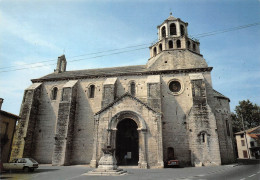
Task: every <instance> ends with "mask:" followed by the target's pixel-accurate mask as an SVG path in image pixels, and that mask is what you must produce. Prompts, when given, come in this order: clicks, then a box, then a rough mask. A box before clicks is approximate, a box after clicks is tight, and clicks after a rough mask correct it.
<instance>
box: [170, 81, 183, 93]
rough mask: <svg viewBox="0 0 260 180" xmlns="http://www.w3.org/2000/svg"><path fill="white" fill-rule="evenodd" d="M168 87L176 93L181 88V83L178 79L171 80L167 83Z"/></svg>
mask: <svg viewBox="0 0 260 180" xmlns="http://www.w3.org/2000/svg"><path fill="white" fill-rule="evenodd" d="M169 89H170V90H171V91H172V92H174V93H178V92H179V91H180V90H181V83H180V82H179V81H172V82H170V84H169Z"/></svg>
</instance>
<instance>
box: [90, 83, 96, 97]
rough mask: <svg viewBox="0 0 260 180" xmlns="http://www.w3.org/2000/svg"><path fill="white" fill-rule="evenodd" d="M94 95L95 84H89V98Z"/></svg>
mask: <svg viewBox="0 0 260 180" xmlns="http://www.w3.org/2000/svg"><path fill="white" fill-rule="evenodd" d="M94 96H95V85H91V86H89V96H88V97H89V98H94Z"/></svg>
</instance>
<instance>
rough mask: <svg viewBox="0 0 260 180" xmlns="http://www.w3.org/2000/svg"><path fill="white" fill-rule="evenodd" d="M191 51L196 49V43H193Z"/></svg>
mask: <svg viewBox="0 0 260 180" xmlns="http://www.w3.org/2000/svg"><path fill="white" fill-rule="evenodd" d="M193 51H196V44H195V43H193Z"/></svg>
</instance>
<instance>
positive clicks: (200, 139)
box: [11, 15, 234, 168]
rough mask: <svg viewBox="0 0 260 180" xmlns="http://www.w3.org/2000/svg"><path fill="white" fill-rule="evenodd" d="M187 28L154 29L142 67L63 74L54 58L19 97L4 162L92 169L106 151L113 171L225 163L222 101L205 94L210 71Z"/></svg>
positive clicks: (229, 153)
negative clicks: (111, 151) (28, 160)
mask: <svg viewBox="0 0 260 180" xmlns="http://www.w3.org/2000/svg"><path fill="white" fill-rule="evenodd" d="M187 27H188V23H186V22H184V21H182V20H181V19H179V18H175V17H173V16H172V15H170V16H169V17H168V19H166V20H165V21H164V22H162V24H160V25H159V26H157V30H158V41H157V42H156V43H154V44H153V45H151V46H150V47H149V50H150V58H149V59H148V61H147V63H146V64H145V65H137V66H124V67H112V68H102V69H85V70H77V71H66V65H67V61H66V58H65V55H62V56H60V57H58V61H57V68H56V70H55V71H54V72H53V73H51V74H48V75H46V76H43V77H41V78H38V79H32V80H31V81H32V85H31V86H30V87H28V88H27V89H25V91H24V98H23V102H22V105H21V110H20V117H21V121H20V122H19V125H18V127H17V130H16V135H15V138H14V143H13V144H14V145H13V149H12V154H11V158H15V157H32V158H34V159H36V160H37V161H38V162H39V163H48V164H49V163H52V164H53V165H70V164H90V165H91V166H92V167H96V166H97V163H98V161H99V159H100V158H101V156H102V154H103V153H102V148H103V147H105V146H108V145H110V146H112V148H115V157H116V159H117V162H118V165H133V166H138V167H140V168H162V167H163V166H164V162H165V161H166V160H168V159H177V160H179V162H180V163H181V164H182V165H183V166H209V165H220V164H226V163H231V162H233V160H234V151H233V150H234V149H233V139H232V134H233V133H232V126H231V121H230V108H229V101H230V100H229V98H227V97H225V96H224V95H222V94H221V93H219V92H217V91H216V90H215V89H213V87H212V81H211V71H212V69H213V68H212V67H209V66H208V65H207V63H206V61H205V59H204V58H203V55H202V54H200V43H199V41H198V40H195V39H192V38H190V37H189V36H188V29H187Z"/></svg>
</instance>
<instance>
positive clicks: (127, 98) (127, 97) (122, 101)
mask: <svg viewBox="0 0 260 180" xmlns="http://www.w3.org/2000/svg"><path fill="white" fill-rule="evenodd" d="M127 101H128V102H127ZM129 101H130V102H131V101H132V102H135V104H136V106H143V107H145V108H146V109H148V110H150V111H152V112H153V113H156V114H157V113H159V112H157V111H155V110H154V109H153V108H151V107H150V106H148V105H147V104H146V103H144V102H142V101H141V100H140V99H138V98H136V97H134V96H132V95H131V94H129V93H128V92H127V93H125V94H123V95H122V96H121V97H119V98H117V99H116V100H114V101H113V102H112V103H110V104H108V105H107V106H105V107H104V108H102V109H101V110H100V111H98V112H97V113H96V114H95V115H98V114H101V113H102V112H105V111H108V110H109V109H110V108H113V107H114V106H116V105H118V104H126V103H127V104H129Z"/></svg>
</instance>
